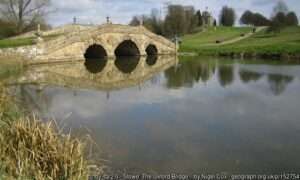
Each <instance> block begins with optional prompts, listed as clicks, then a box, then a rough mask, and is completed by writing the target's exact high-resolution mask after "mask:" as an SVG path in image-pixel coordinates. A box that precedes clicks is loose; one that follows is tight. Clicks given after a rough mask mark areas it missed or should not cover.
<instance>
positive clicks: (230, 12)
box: [220, 6, 235, 26]
mask: <svg viewBox="0 0 300 180" xmlns="http://www.w3.org/2000/svg"><path fill="white" fill-rule="evenodd" d="M234 22H235V12H234V9H233V8H230V7H228V6H224V7H223V8H222V10H221V13H220V24H221V25H223V26H233V25H234Z"/></svg>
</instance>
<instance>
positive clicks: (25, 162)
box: [0, 57, 88, 179]
mask: <svg viewBox="0 0 300 180" xmlns="http://www.w3.org/2000/svg"><path fill="white" fill-rule="evenodd" d="M7 58H9V57H6V59H0V179H87V175H88V168H87V167H88V166H87V160H86V159H85V151H84V147H85V143H84V142H83V141H81V140H79V139H76V138H73V137H71V135H70V134H61V133H59V132H60V131H59V129H58V127H56V126H55V123H53V122H49V123H44V122H42V121H41V120H39V119H37V118H36V117H34V116H33V115H31V114H30V113H25V112H24V111H23V110H22V108H20V107H19V106H18V103H17V102H16V101H15V99H14V98H13V96H12V94H11V91H9V88H8V87H6V86H5V84H6V83H9V81H10V78H11V76H15V77H17V76H18V75H19V74H21V72H22V69H23V67H22V63H20V61H21V60H18V59H17V60H16V59H14V60H10V59H7Z"/></svg>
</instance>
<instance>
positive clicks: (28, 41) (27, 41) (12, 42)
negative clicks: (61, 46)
mask: <svg viewBox="0 0 300 180" xmlns="http://www.w3.org/2000/svg"><path fill="white" fill-rule="evenodd" d="M60 35H61V34H53V35H48V36H44V37H43V39H44V41H50V40H52V39H55V38H57V37H59V36H60ZM34 44H36V43H35V38H33V37H28V38H18V39H2V40H0V48H13V47H20V46H29V45H34Z"/></svg>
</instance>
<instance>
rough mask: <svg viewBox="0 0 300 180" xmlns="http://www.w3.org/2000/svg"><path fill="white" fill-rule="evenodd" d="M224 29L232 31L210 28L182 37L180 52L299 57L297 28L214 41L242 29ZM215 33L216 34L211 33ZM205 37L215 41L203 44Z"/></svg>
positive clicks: (227, 37) (298, 29)
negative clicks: (226, 31)
mask: <svg viewBox="0 0 300 180" xmlns="http://www.w3.org/2000/svg"><path fill="white" fill-rule="evenodd" d="M227 30H228V31H232V33H222V32H221V31H222V30H220V31H214V30H213V29H209V30H208V32H205V33H201V32H200V33H197V34H194V35H188V36H185V37H184V38H183V43H182V45H181V48H180V51H181V52H196V53H197V54H199V55H225V56H227V55H229V56H235V55H244V56H250V57H251V56H283V55H290V56H295V57H296V58H299V55H300V27H288V28H285V29H283V30H281V32H280V33H267V32H266V31H265V30H264V31H261V32H258V33H256V34H254V35H252V36H251V37H249V38H246V39H243V40H241V41H237V42H234V43H232V44H224V45H222V44H217V43H216V41H217V40H221V39H230V38H232V37H233V36H232V34H234V32H237V33H241V32H242V29H241V28H230V29H227ZM239 31H240V32H239ZM214 33H215V34H216V35H213V34H214ZM207 34H212V35H207ZM215 37H216V38H215ZM207 39H209V42H212V41H215V44H205V43H206V42H208V40H207Z"/></svg>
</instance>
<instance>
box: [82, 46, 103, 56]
mask: <svg viewBox="0 0 300 180" xmlns="http://www.w3.org/2000/svg"><path fill="white" fill-rule="evenodd" d="M84 57H85V59H99V58H105V57H107V53H106V51H105V49H104V48H103V46H101V45H99V44H93V45H91V46H90V47H88V49H87V50H86V52H85V54H84Z"/></svg>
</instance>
